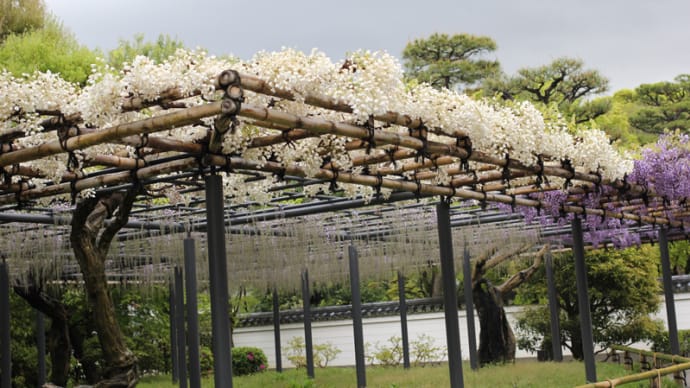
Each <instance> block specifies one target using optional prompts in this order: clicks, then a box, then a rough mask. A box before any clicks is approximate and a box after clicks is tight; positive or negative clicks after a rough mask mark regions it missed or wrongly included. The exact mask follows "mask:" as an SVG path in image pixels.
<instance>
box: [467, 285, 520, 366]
mask: <svg viewBox="0 0 690 388" xmlns="http://www.w3.org/2000/svg"><path fill="white" fill-rule="evenodd" d="M472 299H473V300H474V305H475V307H476V309H477V315H478V316H479V328H480V330H479V349H478V352H479V364H480V365H482V366H483V365H486V364H490V363H502V362H512V361H513V360H515V335H514V334H513V329H512V328H511V327H510V323H509V322H508V318H507V317H506V313H505V309H504V308H503V295H502V294H501V292H500V291H499V290H498V288H497V287H495V286H494V285H492V284H491V282H489V281H488V280H486V279H482V280H481V281H479V282H477V283H476V284H475V285H474V287H473V290H472Z"/></svg>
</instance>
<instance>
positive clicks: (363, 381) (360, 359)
mask: <svg viewBox="0 0 690 388" xmlns="http://www.w3.org/2000/svg"><path fill="white" fill-rule="evenodd" d="M347 251H348V254H349V259H350V292H351V294H352V330H353V332H354V337H355V338H354V339H355V367H356V370H357V387H359V388H361V387H366V386H367V375H366V365H365V364H364V328H363V326H362V295H361V291H360V288H359V260H358V256H357V249H356V248H355V247H354V245H350V246H349V247H348V248H347Z"/></svg>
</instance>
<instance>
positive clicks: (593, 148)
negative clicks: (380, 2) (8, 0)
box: [0, 50, 688, 386]
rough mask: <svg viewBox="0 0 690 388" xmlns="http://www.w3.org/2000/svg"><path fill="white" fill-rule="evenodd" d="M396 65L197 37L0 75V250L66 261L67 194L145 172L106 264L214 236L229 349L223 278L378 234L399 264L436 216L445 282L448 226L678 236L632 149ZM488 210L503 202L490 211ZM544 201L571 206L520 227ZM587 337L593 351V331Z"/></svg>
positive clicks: (21, 261) (675, 209)
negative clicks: (86, 74) (252, 52)
mask: <svg viewBox="0 0 690 388" xmlns="http://www.w3.org/2000/svg"><path fill="white" fill-rule="evenodd" d="M228 69H230V70H228ZM400 73H401V72H400V70H399V66H397V64H396V63H395V61H394V60H393V59H391V57H389V56H386V55H383V54H376V53H363V52H358V53H355V54H354V55H353V56H352V57H351V58H349V59H348V60H346V61H343V62H341V63H337V64H332V63H330V61H328V60H327V58H325V57H324V56H323V55H321V54H318V53H312V54H311V55H304V54H300V53H296V52H293V51H290V50H287V51H285V52H283V53H278V54H266V53H264V54H261V55H259V56H257V58H255V59H254V60H253V61H251V62H248V63H239V62H234V63H233V62H227V61H223V60H219V59H215V58H212V57H207V56H205V55H204V54H203V53H202V54H199V53H187V52H182V53H178V55H177V56H176V57H174V58H171V59H170V60H169V61H168V62H165V63H163V64H160V65H157V64H154V63H152V62H150V61H149V60H146V59H144V58H138V59H137V60H136V61H135V62H134V63H133V64H132V65H131V66H130V67H127V68H125V70H124V71H122V72H121V73H115V72H112V71H109V70H108V69H105V70H102V69H100V70H99V69H97V70H95V71H94V75H93V76H92V78H91V81H90V82H89V84H87V85H86V86H84V87H82V88H78V87H76V86H74V85H69V84H66V83H65V82H64V81H62V80H61V79H59V77H58V76H56V75H53V74H38V75H34V76H30V77H24V78H19V79H18V78H14V77H12V76H10V75H8V74H6V73H3V74H2V75H1V76H0V81H2V82H1V83H0V96H1V97H0V118H1V119H2V123H1V124H0V146H1V147H2V148H1V153H0V166H2V168H3V178H4V179H3V182H2V183H0V222H2V224H1V225H0V233H2V234H3V242H2V243H1V245H0V253H2V254H3V255H4V256H5V257H7V259H8V261H9V263H10V268H12V270H13V271H16V274H14V275H13V276H22V275H21V274H22V273H25V272H26V271H27V269H28V268H30V267H32V266H34V265H35V263H34V262H33V261H31V260H35V261H36V262H41V263H43V264H41V266H42V267H43V268H51V271H54V272H53V273H54V275H55V276H56V277H64V276H68V275H70V276H71V275H73V274H74V272H75V270H74V268H75V267H74V265H72V267H70V266H69V265H68V264H69V260H70V256H71V251H70V244H69V238H68V237H67V236H69V233H70V232H69V229H70V220H71V218H72V213H73V211H74V206H75V205H74V203H75V202H76V203H79V201H81V200H82V199H83V198H89V197H92V196H94V195H100V194H107V193H114V192H119V191H123V190H126V189H128V188H131V187H132V186H134V185H141V186H142V187H143V188H144V189H145V191H144V192H143V193H142V194H141V195H139V196H138V197H137V199H136V202H135V203H134V205H133V208H132V211H131V214H130V217H129V221H128V223H127V224H126V225H124V227H123V228H122V229H120V230H119V231H118V234H117V241H119V243H118V244H115V245H114V246H113V249H111V257H112V258H113V263H114V264H111V265H112V266H113V268H115V271H116V272H117V273H118V274H120V276H123V275H124V276H130V277H132V278H136V277H137V276H138V277H145V276H148V275H147V274H146V273H144V272H145V271H148V272H147V273H148V274H151V276H153V275H155V274H159V273H161V271H159V270H158V269H157V268H154V269H152V265H154V264H155V265H160V266H161V267H160V268H171V267H169V266H168V265H169V264H178V263H182V262H183V260H184V255H183V252H182V251H181V249H180V246H179V245H176V244H172V243H170V241H172V240H174V241H179V240H181V237H180V236H196V237H200V238H202V239H205V240H206V244H207V245H206V247H205V248H203V249H201V250H200V251H199V252H201V254H203V255H207V256H208V258H209V268H208V270H207V275H208V276H209V278H210V282H211V293H212V296H213V297H212V299H213V302H212V303H213V306H212V307H213V309H214V326H213V329H214V337H216V336H217V337H218V341H219V343H220V344H223V343H226V344H229V338H228V337H227V335H228V334H227V333H228V329H227V324H228V322H227V319H221V318H215V316H216V315H218V316H219V317H220V316H225V317H227V288H228V276H229V277H230V278H231V283H232V282H233V281H235V280H234V279H236V280H237V281H238V282H242V281H246V282H251V283H252V284H259V283H261V282H265V283H266V285H270V284H268V283H269V281H268V280H267V279H270V280H271V281H275V274H274V273H275V272H276V269H277V268H280V270H281V271H282V272H283V273H285V274H286V275H285V277H286V279H289V278H294V275H293V276H291V275H290V274H289V271H287V270H286V267H285V266H284V264H285V263H283V262H282V261H281V260H283V259H282V258H281V254H280V252H283V253H282V254H283V255H285V256H286V257H287V256H290V255H293V256H294V255H301V256H302V257H303V265H301V266H300V267H301V268H297V269H296V270H297V271H299V270H301V269H303V268H306V267H307V266H310V265H308V264H309V263H311V265H316V264H318V263H322V262H323V261H324V260H328V259H329V258H330V259H332V260H337V258H338V257H341V258H342V257H343V256H344V255H346V254H347V250H348V245H349V242H350V241H357V242H358V244H359V245H360V246H361V247H362V249H367V248H366V247H367V246H368V243H369V242H370V241H378V240H383V239H388V241H389V242H390V244H388V245H387V246H388V247H389V248H387V249H389V251H388V252H384V251H383V250H384V248H371V251H367V252H366V253H362V252H360V255H364V254H367V255H370V256H371V257H373V258H375V259H372V260H369V261H368V264H365V265H373V266H378V267H381V268H394V267H395V266H394V264H395V261H396V260H401V261H402V260H403V259H402V258H401V256H402V253H401V252H394V251H391V249H393V250H394V248H391V247H394V246H395V245H396V244H395V242H396V241H398V242H401V241H402V240H405V241H407V242H409V241H410V239H412V240H414V236H415V234H414V233H418V234H417V235H416V236H426V235H423V234H421V233H422V232H425V231H426V232H428V231H429V230H432V231H437V232H438V236H437V239H435V240H424V239H422V238H420V239H419V241H418V242H419V246H418V249H417V250H413V251H412V253H410V255H409V256H411V257H418V260H419V261H420V263H421V262H422V261H423V262H426V261H427V260H428V257H429V253H432V252H433V251H434V250H436V249H439V248H440V257H441V269H442V273H443V276H444V284H445V287H446V290H450V289H453V287H455V272H454V271H455V270H454V255H453V247H454V246H455V250H456V251H457V250H458V249H462V247H463V244H464V243H465V242H467V241H469V240H465V239H462V238H461V239H458V237H457V236H455V239H453V237H454V235H453V234H452V232H451V228H455V229H456V230H457V229H459V228H462V226H468V225H493V226H492V227H493V228H501V227H510V228H513V229H514V230H525V229H530V228H533V229H534V230H535V232H534V233H535V234H536V235H538V236H539V238H542V239H544V240H545V241H546V240H549V241H552V243H554V244H561V245H565V246H568V247H573V249H574V250H575V251H576V256H577V252H580V253H579V254H580V256H581V255H582V249H583V248H582V247H583V244H584V243H585V241H583V233H582V227H581V219H582V220H584V221H585V222H587V220H592V219H595V218H596V219H597V220H599V221H597V222H596V224H597V225H599V227H598V228H599V230H600V231H606V232H607V234H606V235H605V237H601V236H600V238H599V239H598V240H601V242H603V243H607V242H615V240H616V239H617V236H618V233H619V231H622V229H623V228H622V225H627V224H634V225H632V227H631V228H626V229H625V231H624V233H626V234H629V233H632V234H635V235H637V236H638V238H639V239H640V240H643V241H644V240H648V239H650V238H651V239H656V238H661V239H662V240H664V241H665V240H666V238H667V232H668V233H669V235H670V236H671V237H673V236H678V238H684V236H685V231H684V225H683V222H682V219H683V216H685V215H686V212H687V211H688V209H687V205H686V204H685V203H684V202H679V201H668V199H667V198H662V197H661V196H658V195H657V193H656V192H655V191H654V189H653V188H651V187H650V186H649V185H640V184H637V183H634V182H630V181H629V180H628V179H627V176H626V173H628V172H629V171H630V169H631V165H632V162H631V161H630V160H628V159H627V158H625V157H623V156H621V155H620V154H619V153H618V152H617V151H615V150H614V149H613V148H612V147H611V145H610V144H609V142H608V140H607V139H606V138H605V137H602V133H601V132H600V131H596V130H590V131H586V132H582V133H577V134H571V133H569V132H568V130H567V128H565V127H564V126H562V123H559V122H549V121H548V120H544V119H543V118H542V116H541V114H540V113H539V112H538V111H536V109H534V108H533V107H531V105H529V104H521V103H509V104H506V103H501V102H496V101H490V100H472V99H470V98H469V97H467V96H464V95H461V94H457V93H454V92H449V91H435V90H433V89H431V88H430V87H427V86H425V85H413V86H410V85H407V84H405V83H404V82H403V81H402V77H401V74H400ZM495 206H498V208H499V209H500V210H501V211H496V210H484V209H485V208H486V207H489V209H495ZM529 209H532V210H529ZM517 210H520V211H521V212H522V213H520V211H518V212H516V211H517ZM514 212H516V213H514ZM523 214H524V215H523ZM544 216H546V217H547V218H549V219H551V220H557V219H560V220H562V221H561V223H558V222H556V221H554V222H552V223H551V224H550V225H541V226H534V225H533V226H528V223H526V222H525V217H527V218H534V217H544ZM563 220H565V221H567V222H571V221H572V223H573V229H572V230H571V229H570V227H568V224H567V223H566V224H564V223H563ZM610 220H614V221H616V226H613V227H612V226H611V225H610V222H609V221H610ZM384 221H385V222H384ZM530 225H532V224H530ZM594 229H596V228H594ZM411 230H414V233H410V231H411ZM657 230H661V231H663V233H659V237H656V236H657ZM593 232H594V230H593V229H592V228H591V227H590V226H587V228H586V230H585V233H593ZM226 233H227V236H226ZM406 233H407V234H406ZM621 233H623V232H621ZM396 236H398V237H396ZM400 236H402V237H400ZM463 236H464V235H463ZM569 236H572V237H569ZM396 238H400V239H401V240H396ZM257 241H258V242H257ZM597 242H599V241H597ZM586 243H591V241H589V240H588V241H586ZM355 245H356V244H355ZM257 246H261V247H263V249H264V250H263V251H261V252H259V251H258V248H257ZM376 249H379V251H376ZM252 250H253V251H254V252H256V254H255V256H252V255H251V252H252ZM226 251H228V252H229V253H230V254H229V256H230V259H229V260H228V259H226ZM423 252H426V256H424V257H423V258H422V257H420V256H421V255H422V254H423ZM408 253H409V252H408ZM396 254H397V255H396ZM30 256H33V259H31V260H28V258H29V257H30ZM153 256H156V257H157V258H153ZM258 257H261V259H260V260H259V259H257V258H258ZM118 258H119V259H120V260H119V261H118V260H117V259H118ZM580 261H582V260H580ZM457 262H458V263H460V262H462V260H458V261H457ZM117 263H121V264H117ZM420 263H415V262H414V259H410V261H406V262H405V265H410V266H415V265H418V264H419V265H421V264H420ZM142 264H145V265H142ZM343 265H345V264H343ZM582 265H583V266H582V268H581V269H582V273H584V263H583V262H582ZM226 267H227V268H226ZM69 268H72V269H71V270H70V269H69ZM310 268H311V266H310ZM314 268H315V267H314ZM327 270H332V266H324V267H323V268H322V269H321V271H320V272H319V270H316V271H315V273H323V272H324V271H327ZM262 271H263V272H262ZM267 271H273V272H272V273H271V274H269V273H268V272H267ZM342 273H345V274H346V273H347V270H344V271H342ZM285 281H287V280H285ZM578 281H579V279H578ZM283 283H285V282H283ZM584 284H585V285H586V283H584ZM291 286H295V287H298V286H299V285H298V284H297V285H295V284H292V285H291ZM585 291H586V287H585ZM444 294H447V298H446V300H445V305H446V307H450V308H446V309H445V310H446V314H447V320H446V322H447V324H448V327H447V332H448V336H447V337H448V341H449V346H448V348H449V364H450V371H451V372H450V373H451V383H452V385H453V386H462V372H461V365H460V357H459V346H457V345H458V344H451V342H452V341H456V342H459V337H458V335H457V316H456V315H454V313H455V306H457V301H456V300H455V298H456V296H455V292H445V293H444ZM585 296H586V293H585ZM223 299H224V300H225V301H226V302H221V301H222V300H223ZM671 301H672V299H671ZM667 302H668V297H667ZM585 306H586V305H585ZM587 310H588V308H587ZM453 320H454V322H455V323H454V326H455V327H454V328H453V323H452V321H453ZM453 330H454V332H455V333H454V334H453ZM224 333H225V334H224ZM589 335H590V344H589V346H590V347H591V346H592V345H591V328H590V334H589ZM224 336H225V337H224ZM585 342H586V341H585ZM589 350H590V352H589V353H590V356H592V354H591V353H593V352H592V351H591V349H589ZM216 351H217V349H216V348H215V346H214V353H216ZM218 352H219V354H216V358H215V361H216V371H217V374H216V384H217V385H218V386H227V385H226V383H227V381H228V379H230V377H229V375H228V376H225V377H224V375H223V373H225V371H227V370H228V369H226V368H221V367H219V365H224V364H223V363H226V364H229V353H228V354H226V355H225V356H223V355H222V354H220V353H223V352H222V351H218ZM454 352H457V354H454ZM587 353H588V352H587V351H585V354H586V355H587ZM587 364H588V368H589V363H587ZM591 365H592V366H593V361H592V364H591ZM219 371H220V372H219ZM4 376H5V375H3V378H4ZM592 376H594V374H593V372H592V373H591V374H590V372H589V371H588V379H591V378H595V377H592Z"/></svg>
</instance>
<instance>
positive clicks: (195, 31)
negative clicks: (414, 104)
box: [46, 0, 690, 91]
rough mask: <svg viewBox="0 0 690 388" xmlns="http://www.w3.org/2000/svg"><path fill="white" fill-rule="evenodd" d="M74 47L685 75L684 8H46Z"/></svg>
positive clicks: (626, 4) (318, 3)
mask: <svg viewBox="0 0 690 388" xmlns="http://www.w3.org/2000/svg"><path fill="white" fill-rule="evenodd" d="M46 3H47V5H48V8H49V10H50V11H51V12H53V13H54V14H55V15H56V16H57V17H58V18H59V19H60V20H62V22H63V23H64V25H65V26H66V27H68V28H69V29H70V30H71V31H72V32H74V33H75V34H76V36H77V38H78V39H79V41H80V42H82V43H84V44H86V45H87V46H89V47H91V48H96V47H98V48H100V49H103V50H106V51H107V50H109V49H112V48H114V47H115V46H116V45H117V43H118V40H119V39H129V38H131V37H132V36H133V35H134V34H135V33H144V34H145V35H146V37H147V38H148V39H155V38H156V37H157V36H158V35H159V34H161V33H163V34H169V35H171V36H172V37H175V38H177V39H180V40H182V41H183V42H184V43H185V44H186V45H187V46H188V47H197V46H200V47H203V48H206V49H208V50H209V51H210V52H211V53H213V54H234V55H236V56H238V57H240V58H242V59H249V58H251V56H252V55H253V54H254V53H256V52H258V51H261V50H267V51H273V50H279V49H280V48H281V47H284V46H287V47H292V48H296V49H299V50H303V51H310V50H311V49H312V48H318V49H320V50H321V51H324V52H325V53H326V54H327V55H328V56H330V57H331V59H333V60H338V59H340V58H342V57H343V56H344V55H345V53H347V52H351V51H354V50H357V49H369V50H385V51H388V52H389V53H391V54H393V55H395V56H397V57H400V55H401V52H402V49H403V48H404V47H405V44H407V42H409V41H410V40H413V39H415V38H418V37H424V36H427V35H429V34H431V33H433V32H444V33H449V34H454V33H463V32H466V33H472V34H477V35H487V36H490V37H492V38H493V39H494V40H495V41H496V43H497V44H498V50H497V51H496V52H495V53H494V54H492V56H493V57H495V58H496V59H498V60H499V61H500V62H501V65H502V67H503V69H504V71H506V72H508V73H513V72H515V70H517V69H518V68H521V67H526V66H538V65H542V64H545V63H548V62H550V61H551V60H553V59H555V58H558V57H560V56H571V57H578V58H581V59H583V60H584V61H585V64H586V66H588V67H592V68H596V69H598V70H600V71H601V72H602V73H603V74H604V75H605V76H606V77H608V78H609V79H610V81H611V90H612V91H615V90H618V89H621V88H633V87H635V86H637V85H639V84H641V83H649V82H656V81H662V80H672V79H673V78H674V77H675V76H676V75H678V74H681V73H690V20H689V15H690V1H688V0H657V1H642V0H568V1H563V0H521V1H517V0H514V1H510V0H505V1H500V0H474V1H466V0H465V1H462V0H418V1H408V0H397V1H388V0H339V1H332V0H282V1H272V2H271V1H262V0H254V1H250V0H233V1H219V0H216V1H212V0H187V1H178V0H165V1H164V0H117V1H112V0H99V1H94V0H46Z"/></svg>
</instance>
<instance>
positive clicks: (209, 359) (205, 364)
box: [199, 345, 213, 375]
mask: <svg viewBox="0 0 690 388" xmlns="http://www.w3.org/2000/svg"><path fill="white" fill-rule="evenodd" d="M199 358H200V359H199V369H201V373H202V374H203V375H208V374H211V373H213V351H211V348H209V347H208V346H204V345H201V346H200V347H199Z"/></svg>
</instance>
